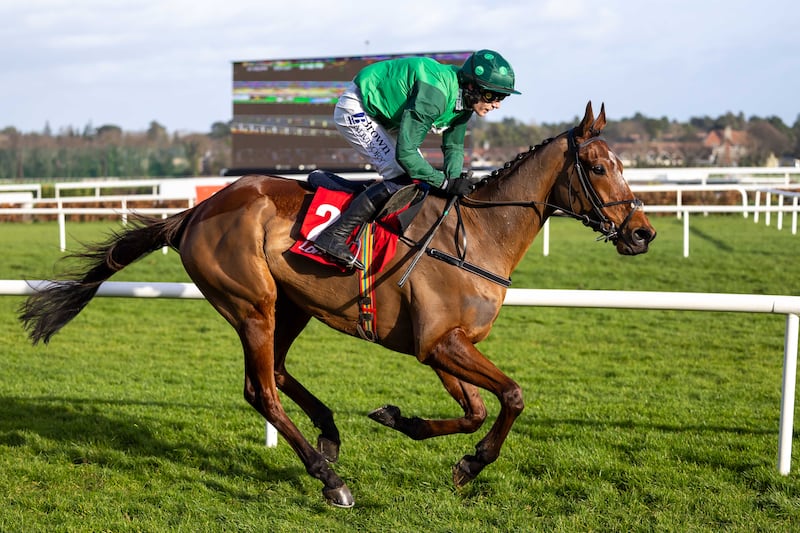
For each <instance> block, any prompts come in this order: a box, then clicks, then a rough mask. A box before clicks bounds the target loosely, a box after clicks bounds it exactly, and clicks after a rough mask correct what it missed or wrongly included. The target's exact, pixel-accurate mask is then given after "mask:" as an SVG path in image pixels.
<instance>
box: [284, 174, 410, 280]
mask: <svg viewBox="0 0 800 533" xmlns="http://www.w3.org/2000/svg"><path fill="white" fill-rule="evenodd" d="M352 199H353V195H352V194H351V193H349V192H342V191H332V190H329V189H325V188H322V187H320V188H318V189H317V191H316V192H315V193H314V198H313V199H312V200H311V203H310V204H309V206H308V210H307V211H306V212H305V215H304V218H303V224H302V226H301V227H300V237H301V238H300V239H299V240H297V241H296V242H295V243H294V245H292V247H291V248H290V250H291V251H292V252H294V253H296V254H298V255H302V256H305V257H308V258H310V259H313V260H314V261H317V262H319V263H322V264H323V265H330V266H334V267H337V268H339V269H341V270H343V271H344V270H345V269H344V268H343V267H342V266H341V265H339V264H338V263H337V262H336V261H334V260H332V259H331V258H329V257H328V256H327V255H325V254H324V253H323V252H321V251H319V250H317V248H316V247H315V246H314V239H315V238H316V237H317V235H319V234H320V232H321V231H322V230H324V229H325V228H326V227H328V226H329V225H330V224H331V223H333V222H334V221H335V220H336V219H338V218H339V215H340V214H341V213H342V212H343V211H344V210H345V209H347V206H348V205H349V204H350V201H351V200H352ZM372 224H373V231H371V232H364V234H371V235H372V243H371V246H368V244H369V243H361V245H360V246H359V243H357V242H351V243H350V249H351V250H352V251H353V252H354V253H355V254H356V255H357V256H358V257H360V258H361V259H362V260H363V259H364V258H363V257H361V254H359V251H360V249H365V250H371V251H372V254H371V255H372V257H371V258H369V257H367V258H366V261H365V262H364V265H365V267H366V268H367V269H368V270H369V271H370V272H371V273H373V274H376V273H378V272H380V271H381V270H383V268H384V267H385V266H386V265H387V264H388V263H389V261H390V260H391V259H392V257H394V253H395V251H396V250H397V239H398V233H397V232H398V228H399V224H398V223H397V215H396V213H389V214H388V215H386V216H384V217H383V218H381V220H380V223H376V222H373V223H372ZM390 228H391V229H390ZM392 230H394V231H392ZM357 232H358V228H356V230H355V231H354V232H353V233H354V234H355V233H357ZM350 239H351V240H352V239H353V235H351V236H350ZM362 239H363V236H362Z"/></svg>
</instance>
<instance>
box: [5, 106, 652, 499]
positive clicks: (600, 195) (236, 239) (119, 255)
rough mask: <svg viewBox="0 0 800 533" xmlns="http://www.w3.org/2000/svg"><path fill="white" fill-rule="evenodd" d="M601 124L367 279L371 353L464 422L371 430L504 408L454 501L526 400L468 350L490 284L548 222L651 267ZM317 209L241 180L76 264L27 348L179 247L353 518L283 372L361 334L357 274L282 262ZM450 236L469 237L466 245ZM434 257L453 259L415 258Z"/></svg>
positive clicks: (426, 225) (512, 173)
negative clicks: (105, 290)
mask: <svg viewBox="0 0 800 533" xmlns="http://www.w3.org/2000/svg"><path fill="white" fill-rule="evenodd" d="M605 124H606V115H605V105H604V104H603V105H602V107H601V110H600V113H599V115H598V116H597V118H595V116H594V113H593V110H592V103H591V101H589V102H588V104H587V105H586V109H585V114H584V117H583V119H582V120H581V122H580V124H578V125H577V126H575V127H574V128H572V129H570V130H569V131H567V132H564V133H562V134H560V135H558V136H556V137H553V138H551V139H548V140H546V141H544V142H542V143H540V144H539V145H538V146H535V147H531V148H530V150H529V151H527V152H524V153H521V154H519V155H518V156H517V157H516V158H515V159H514V160H512V161H509V162H508V163H506V164H505V165H504V166H503V167H502V168H500V169H497V170H494V171H492V172H491V174H490V175H488V176H486V177H485V179H484V180H483V182H482V185H481V186H480V187H478V188H477V189H476V190H475V191H473V192H472V193H471V194H470V195H468V196H465V197H463V198H461V199H460V201H459V202H456V206H455V207H456V208H457V209H455V210H456V211H457V212H458V217H456V218H454V217H453V216H449V217H446V216H445V215H446V214H447V207H450V206H452V204H453V203H454V202H453V198H452V197H451V198H448V197H447V196H446V195H443V196H436V195H429V197H428V198H427V199H426V200H425V201H424V202H423V205H422V207H421V209H420V210H419V212H418V214H417V215H416V218H415V219H414V220H413V222H412V223H411V224H410V226H409V227H408V228H406V231H405V235H404V236H403V238H402V239H400V240H399V241H398V244H397V249H396V254H395V255H394V257H393V258H392V259H391V261H390V262H389V263H388V265H387V266H386V267H385V268H384V269H383V270H382V271H381V272H380V273H378V274H377V275H375V280H374V291H373V295H374V302H373V305H375V306H376V307H377V308H378V309H379V311H380V312H379V314H378V317H379V318H380V320H379V321H377V324H375V333H376V335H375V338H374V339H372V340H373V341H374V342H377V343H379V344H380V345H382V346H384V347H386V348H388V349H390V350H393V351H395V352H399V353H401V354H408V355H413V356H414V357H416V358H417V360H418V361H419V362H420V363H422V364H424V365H427V366H429V367H430V368H431V369H432V370H433V371H434V372H435V373H436V375H437V376H438V377H439V379H440V380H441V383H442V385H443V386H444V388H445V390H446V391H447V392H448V393H449V394H450V395H451V396H452V398H453V399H454V400H455V401H456V402H457V403H458V405H459V406H460V407H461V409H462V410H463V416H461V417H458V418H451V419H426V418H421V417H417V416H406V415H404V414H401V410H400V408H398V407H396V406H393V405H385V406H383V407H380V408H378V409H376V410H374V411H372V412H371V413H369V415H368V416H369V417H370V418H371V419H373V420H375V421H377V422H379V423H380V424H383V425H384V426H387V427H389V428H392V429H395V430H397V431H400V432H402V433H404V434H405V435H407V436H408V437H410V438H412V439H415V440H420V439H428V438H431V437H438V436H443V435H449V434H454V433H473V432H475V431H477V430H478V429H479V428H480V427H481V425H482V424H483V422H484V420H485V419H486V416H487V410H486V407H485V404H484V402H483V400H482V398H481V396H480V393H479V389H483V390H486V391H488V392H490V393H491V394H493V395H495V396H496V397H497V398H498V400H499V404H500V411H499V414H498V416H497V418H496V420H495V422H494V424H493V425H492V426H491V428H490V429H489V431H488V432H487V433H486V435H485V436H484V437H483V438H482V439H481V440H480V441H479V442H478V443H477V444H476V446H475V451H474V453H468V454H466V455H464V456H463V457H462V458H461V459H460V460H459V461H458V462H457V463H456V464H455V466H454V467H453V469H452V479H453V483H454V485H455V486H456V487H457V488H460V487H462V486H463V485H465V484H466V483H468V482H469V481H471V480H472V479H474V478H475V477H476V476H477V475H478V474H479V473H480V472H481V470H483V468H484V467H486V466H487V465H489V464H491V463H492V462H494V461H495V460H496V459H497V458H498V456H499V455H500V449H501V446H502V445H503V442H504V440H505V439H506V437H507V435H508V433H509V432H510V430H511V427H512V425H513V423H514V421H515V420H516V418H517V417H518V416H519V414H520V413H521V412H522V410H523V406H524V404H523V397H522V390H521V388H520V386H519V385H518V384H517V383H516V382H515V381H514V380H512V379H511V378H510V377H508V376H507V375H506V374H504V373H503V372H502V371H501V370H499V369H498V368H497V367H496V366H495V365H494V364H493V363H492V362H491V361H490V360H489V359H487V357H486V356H484V354H482V353H481V352H480V351H479V350H478V349H477V348H476V346H475V345H476V344H477V343H479V342H480V341H481V340H483V339H485V338H486V337H487V335H488V334H489V331H490V330H491V328H492V325H493V323H494V322H495V320H496V319H497V317H498V314H499V312H500V308H501V306H502V304H503V300H504V297H505V294H506V288H507V284H505V283H498V282H497V280H498V279H504V277H505V278H507V277H508V276H510V274H511V272H512V271H513V270H514V268H515V267H516V265H517V264H518V263H519V262H520V261H521V260H522V258H523V256H524V254H525V253H526V250H527V249H528V248H529V246H530V245H531V243H532V242H533V240H534V238H535V237H536V235H537V233H538V232H539V230H540V229H541V228H542V225H543V224H544V223H545V221H546V220H547V219H548V217H550V216H551V215H554V214H566V215H569V216H572V217H574V218H576V219H578V220H580V221H582V222H583V223H584V224H585V225H587V226H589V227H590V228H591V229H593V230H595V231H597V232H600V233H601V237H599V238H604V239H605V240H606V241H608V242H610V243H612V244H613V245H614V246H615V247H616V250H617V252H618V253H619V254H623V255H635V254H641V253H644V252H646V251H647V250H648V245H649V243H650V242H651V241H652V240H653V239H654V238H655V236H656V231H655V229H654V228H653V226H652V225H651V224H650V222H649V220H648V219H647V217H646V215H645V214H644V212H643V210H642V203H641V202H640V201H639V200H638V199H637V198H635V197H634V196H633V194H632V193H631V190H630V188H629V187H628V184H627V183H626V181H625V179H624V178H623V166H622V162H621V161H620V159H619V158H618V157H617V156H616V155H615V154H614V153H613V152H612V151H611V150H610V149H609V147H608V145H607V143H606V142H605V141H604V140H603V139H601V138H600V137H599V135H600V134H601V132H602V130H603V128H604V126H605ZM310 196H311V191H310V190H309V188H308V186H307V185H305V184H303V183H302V182H300V181H297V180H291V179H287V178H281V177H277V176H268V175H248V176H243V177H241V178H239V179H238V180H237V181H235V182H233V183H232V184H230V185H229V186H227V187H225V188H224V189H222V190H220V191H219V192H217V193H216V194H215V195H213V196H212V197H210V198H209V199H207V200H205V201H203V202H200V203H198V204H197V205H195V206H194V207H191V208H189V209H187V210H185V211H182V212H180V213H177V214H175V215H172V216H170V217H169V218H166V219H155V218H146V217H141V218H140V220H139V222H138V224H135V225H133V226H132V227H131V226H128V227H126V228H124V229H122V230H120V231H118V232H114V233H112V235H111V236H110V237H109V238H108V239H107V240H106V241H105V242H102V243H96V244H93V245H91V244H90V245H87V246H86V248H85V249H84V250H82V251H80V252H78V253H77V254H75V255H77V256H78V257H79V258H81V259H83V260H84V262H85V263H88V264H84V266H83V267H82V268H81V269H79V271H78V272H73V273H72V274H71V275H69V276H65V277H64V279H62V280H61V281H52V282H50V283H49V284H47V285H45V286H44V288H41V287H40V288H39V289H38V290H37V292H35V293H34V294H32V295H31V296H30V297H29V298H28V299H27V300H26V301H25V302H24V303H23V304H22V305H21V306H20V310H19V313H20V317H19V318H20V320H21V321H22V323H23V326H24V327H25V329H26V331H27V333H28V336H29V338H30V340H31V342H32V343H33V344H37V343H38V342H39V341H43V342H44V343H48V342H49V341H50V339H51V337H52V335H53V334H55V333H56V332H57V331H58V330H59V329H61V328H62V327H63V326H65V325H66V324H67V323H68V322H69V321H70V320H71V319H72V318H74V317H75V316H76V315H77V314H78V313H80V311H81V310H82V309H83V308H84V306H86V305H87V304H88V302H89V301H90V300H91V299H92V297H93V296H94V295H95V293H96V291H97V289H98V287H99V286H100V284H101V283H102V282H103V281H105V280H107V279H108V278H110V277H111V276H112V275H113V274H114V273H115V272H117V271H119V270H121V269H123V268H124V267H125V266H127V265H129V264H131V263H132V262H134V261H136V260H137V259H139V258H140V257H142V256H144V255H146V254H148V253H150V252H153V251H155V250H157V249H159V248H162V247H163V246H170V247H172V248H173V249H175V250H177V251H178V253H179V254H180V258H181V261H182V263H183V266H184V268H185V270H186V272H187V273H188V275H189V277H190V278H191V279H192V280H193V281H194V283H195V284H196V285H197V287H198V288H199V289H200V291H201V292H202V294H203V295H204V296H205V298H206V299H207V301H208V302H209V303H210V304H211V305H212V306H213V307H214V308H215V309H216V310H217V311H218V312H219V313H220V314H221V315H222V316H223V317H224V318H225V320H227V322H228V323H229V324H230V325H231V326H232V327H233V328H234V329H235V330H236V332H237V333H238V336H239V338H240V340H241V344H242V347H243V350H244V378H245V379H244V397H245V399H246V401H247V402H248V403H249V404H250V405H251V406H252V407H253V408H255V410H256V411H258V412H259V413H260V414H261V415H262V416H263V417H264V418H265V419H266V420H267V421H268V422H269V423H270V424H272V425H273V426H274V427H275V428H276V429H277V431H278V432H279V433H280V435H281V436H282V437H283V438H284V439H285V440H286V442H287V443H288V444H289V445H290V446H291V447H292V449H293V450H294V451H295V453H296V454H297V455H298V457H299V458H300V460H301V461H302V463H303V465H304V466H305V469H306V471H307V472H308V474H309V475H311V476H313V477H314V478H316V479H318V480H319V481H320V482H322V485H323V488H322V493H323V497H324V499H325V501H327V503H329V504H331V505H333V506H336V507H345V508H347V507H352V506H353V505H354V498H353V496H352V493H351V491H350V489H349V488H348V486H347V485H346V484H345V482H344V481H343V480H342V479H341V478H340V477H339V476H338V475H337V474H336V473H335V471H334V469H333V467H332V464H333V463H335V462H336V460H337V459H338V456H339V447H340V443H341V441H340V436H339V430H338V428H337V427H336V424H335V422H334V418H333V412H332V411H331V410H330V409H329V408H328V407H327V406H326V405H325V404H323V403H322V402H321V401H320V400H319V399H318V398H317V397H316V396H314V395H313V394H312V393H311V392H310V391H308V390H307V389H306V388H305V387H304V386H303V385H302V384H301V383H300V382H299V381H298V380H297V379H296V378H295V377H294V376H292V374H290V373H289V372H288V371H287V370H286V367H285V361H286V356H287V353H288V351H289V348H290V346H291V345H292V342H293V341H294V340H295V338H296V337H297V336H298V335H299V334H300V332H301V331H302V330H303V329H304V327H305V326H306V325H307V324H308V322H309V321H310V319H311V318H312V317H313V318H316V319H318V320H320V321H321V322H323V323H325V324H327V325H328V326H330V327H331V328H333V329H335V330H338V331H340V332H342V333H345V334H348V335H351V336H358V330H359V327H358V323H359V306H358V305H357V300H358V294H359V276H358V275H357V273H355V272H353V271H352V270H350V271H343V270H341V269H336V268H331V267H329V266H324V265H321V264H319V263H317V262H315V261H312V260H309V259H308V258H305V257H302V256H300V255H297V254H294V253H290V252H289V249H290V248H291V247H292V245H293V243H294V242H295V241H296V240H297V238H298V235H297V232H298V226H299V219H298V214H299V213H300V212H301V209H302V207H303V206H304V204H307V202H308V200H309V198H310ZM443 206H445V208H443ZM436 228H438V231H434V230H435V229H436ZM458 235H461V236H462V237H465V238H462V239H461V240H460V241H459V239H458V238H454V236H456V237H457V236H458ZM465 240H466V241H467V242H468V247H466V249H463V248H464V247H463V246H462V245H463V242H464V241H465ZM459 242H460V243H461V244H459ZM429 245H430V247H431V248H428V246H429ZM433 247H435V249H437V250H440V251H441V252H442V253H443V255H442V256H443V257H445V258H447V257H450V258H453V257H458V258H459V260H457V261H447V262H444V261H439V260H437V258H436V257H434V256H433V255H432V254H428V255H424V254H422V253H421V252H422V249H423V248H424V249H425V250H428V251H430V250H431V249H432V248H433ZM417 261H418V262H417ZM451 263H452V264H451ZM468 265H472V266H473V268H472V269H469V268H465V266H468ZM475 265H479V267H476V266H475ZM410 267H411V268H410ZM481 274H484V275H481ZM401 276H403V279H402V281H403V282H402V283H398V280H400V278H401ZM278 391H281V392H283V393H284V394H285V395H286V397H288V398H289V399H291V400H292V401H294V402H295V403H296V404H297V405H298V406H299V407H301V408H302V410H303V411H304V412H305V414H306V415H307V416H308V417H309V418H310V419H311V421H312V422H313V424H314V426H315V427H316V428H317V429H318V430H319V435H318V437H317V445H316V446H312V445H311V444H310V443H309V441H308V440H307V439H306V438H305V437H304V436H303V434H302V433H301V432H300V431H299V430H298V428H297V427H296V426H295V424H294V423H293V422H292V420H290V418H289V417H288V416H287V414H286V412H285V411H284V408H283V406H282V404H281V401H280V399H279V396H278Z"/></svg>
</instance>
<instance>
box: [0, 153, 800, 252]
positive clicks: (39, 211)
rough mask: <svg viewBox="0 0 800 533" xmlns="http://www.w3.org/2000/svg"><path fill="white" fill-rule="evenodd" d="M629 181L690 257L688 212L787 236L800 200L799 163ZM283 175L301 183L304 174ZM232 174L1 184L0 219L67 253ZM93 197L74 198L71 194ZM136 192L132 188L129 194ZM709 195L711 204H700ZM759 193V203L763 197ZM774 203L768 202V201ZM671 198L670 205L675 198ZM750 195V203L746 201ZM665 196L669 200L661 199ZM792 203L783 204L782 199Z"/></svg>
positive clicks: (545, 239) (684, 171) (546, 245)
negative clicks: (75, 233) (80, 236)
mask: <svg viewBox="0 0 800 533" xmlns="http://www.w3.org/2000/svg"><path fill="white" fill-rule="evenodd" d="M625 174H626V178H627V180H628V181H629V183H630V185H631V190H632V191H633V192H634V193H635V194H636V195H637V196H644V197H645V198H646V199H647V205H646V206H645V212H647V213H666V214H672V213H674V214H675V215H676V216H677V217H678V218H679V219H683V221H684V231H683V237H684V246H683V255H684V257H688V256H689V215H690V214H693V213H702V214H703V215H708V214H710V213H741V214H742V216H744V217H745V218H747V217H749V216H750V213H753V221H754V222H756V223H758V222H759V219H760V214H761V213H764V220H765V223H766V225H767V226H769V225H771V220H772V214H773V213H775V214H776V216H777V219H778V220H777V228H778V229H779V230H781V229H782V228H783V216H784V213H791V215H792V224H791V227H792V234H797V217H798V210H800V207H799V206H798V199H799V198H800V168H795V167H783V168H780V167H778V168H761V167H747V168H680V169H678V168H669V169H628V170H626V172H625ZM342 176H344V177H346V178H348V179H356V180H366V179H375V178H377V174H375V173H353V174H342ZM284 177H288V178H292V179H298V180H304V179H305V178H306V176H305V175H285V176H284ZM235 179H236V178H235V177H221V178H200V177H193V178H170V179H142V180H127V179H103V180H93V181H87V180H83V181H77V182H74V181H71V182H64V183H58V182H57V183H55V184H54V188H55V198H43V197H42V187H41V185H39V184H31V185H20V184H12V185H2V184H0V220H2V219H3V217H11V218H12V219H14V220H17V219H26V218H27V219H31V218H37V219H38V218H51V219H52V218H55V219H56V220H57V221H58V227H59V228H58V238H59V247H60V249H61V251H65V250H66V223H67V220H68V218H78V219H85V218H87V217H106V218H108V217H113V218H119V219H120V220H121V222H122V224H126V223H127V219H128V216H129V215H130V214H132V213H141V214H149V215H156V216H158V215H161V216H162V217H166V216H168V215H170V214H173V213H176V212H178V211H180V210H182V209H185V208H188V207H192V206H193V205H195V203H197V202H198V201H201V200H202V199H204V198H205V197H208V196H209V195H211V194H213V193H214V192H216V191H217V190H219V189H221V188H222V187H224V186H225V185H227V184H228V183H230V182H232V181H234V180H235ZM76 191H77V192H78V193H85V192H87V191H89V192H90V193H91V194H89V195H86V194H78V195H71V194H69V193H70V192H76ZM132 191H135V192H132ZM686 196H695V197H697V196H699V197H700V202H699V204H697V200H696V198H695V200H694V203H693V204H692V205H689V204H687V203H686V201H685V198H686ZM709 196H711V199H712V200H715V201H717V203H714V205H710V202H706V201H704V200H705V199H707V198H708V197H709ZM730 196H732V197H736V198H738V199H739V201H738V202H732V201H728V203H726V204H724V205H719V204H718V200H719V198H718V197H725V198H728V197H730ZM762 197H763V198H764V205H761V199H762ZM773 197H777V203H776V204H775V205H773V204H772V198H773ZM672 198H674V203H672ZM751 198H752V200H751ZM665 199H668V200H669V201H667V202H666V203H665V202H664V200H665ZM787 199H788V200H790V203H788V204H787V203H786V201H785V200H787ZM541 240H542V253H543V255H545V256H547V255H549V254H550V225H549V223H547V224H545V226H544V228H543V230H542V238H541Z"/></svg>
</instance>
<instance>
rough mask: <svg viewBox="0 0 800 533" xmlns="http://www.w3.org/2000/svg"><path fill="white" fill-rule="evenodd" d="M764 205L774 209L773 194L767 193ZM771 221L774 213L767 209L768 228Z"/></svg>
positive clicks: (766, 220) (766, 221) (765, 220)
mask: <svg viewBox="0 0 800 533" xmlns="http://www.w3.org/2000/svg"><path fill="white" fill-rule="evenodd" d="M764 205H765V206H767V207H768V208H769V207H772V193H770V192H769V191H767V199H766V200H765V201H764ZM771 221H772V212H771V211H770V210H769V209H767V212H766V213H764V223H765V224H766V225H767V226H769V225H770V222H771Z"/></svg>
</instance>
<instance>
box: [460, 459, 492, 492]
mask: <svg viewBox="0 0 800 533" xmlns="http://www.w3.org/2000/svg"><path fill="white" fill-rule="evenodd" d="M484 466H486V465H484V464H483V463H481V462H479V461H478V459H477V458H476V457H475V456H474V455H465V456H464V457H462V458H461V460H460V461H459V462H457V463H456V464H455V466H453V484H454V485H455V486H456V487H458V488H461V487H463V486H464V485H466V484H467V483H469V482H470V481H472V480H473V479H475V477H476V476H477V475H478V474H480V472H481V470H483V467H484Z"/></svg>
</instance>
